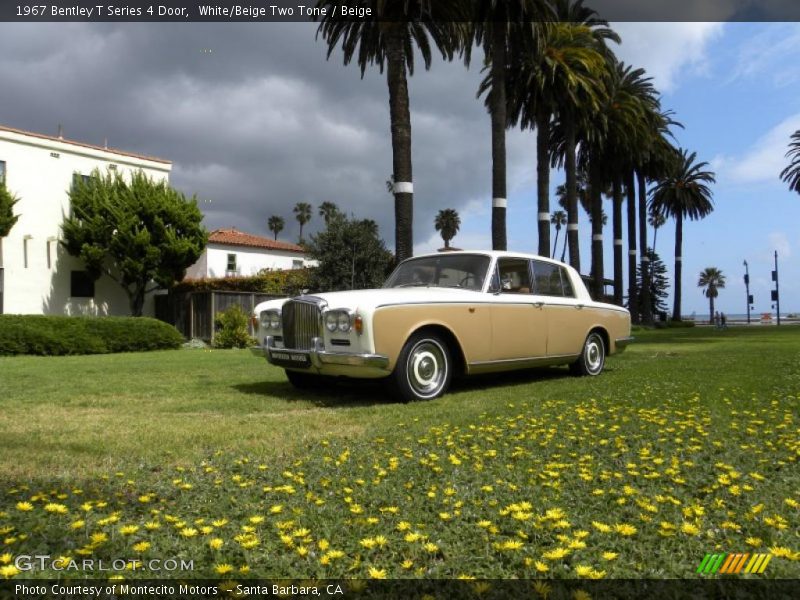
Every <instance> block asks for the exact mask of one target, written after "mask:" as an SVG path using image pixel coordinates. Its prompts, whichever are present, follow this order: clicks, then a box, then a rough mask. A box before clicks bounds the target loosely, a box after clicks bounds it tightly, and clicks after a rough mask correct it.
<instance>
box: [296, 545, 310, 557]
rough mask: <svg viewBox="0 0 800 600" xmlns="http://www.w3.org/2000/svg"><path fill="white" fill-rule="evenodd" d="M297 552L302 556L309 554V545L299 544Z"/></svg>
mask: <svg viewBox="0 0 800 600" xmlns="http://www.w3.org/2000/svg"><path fill="white" fill-rule="evenodd" d="M297 554H298V555H300V556H306V555H307V554H308V546H299V547H298V548H297Z"/></svg>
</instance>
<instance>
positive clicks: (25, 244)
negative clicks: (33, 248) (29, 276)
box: [22, 235, 33, 269]
mask: <svg viewBox="0 0 800 600" xmlns="http://www.w3.org/2000/svg"><path fill="white" fill-rule="evenodd" d="M32 237H33V236H31V235H26V236H24V237H23V238H22V266H23V267H25V268H26V269H27V268H28V242H29V241H30V240H31V238H32Z"/></svg>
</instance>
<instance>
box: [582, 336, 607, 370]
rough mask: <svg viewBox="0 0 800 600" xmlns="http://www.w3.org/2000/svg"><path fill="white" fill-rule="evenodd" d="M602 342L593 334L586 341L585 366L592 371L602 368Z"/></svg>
mask: <svg viewBox="0 0 800 600" xmlns="http://www.w3.org/2000/svg"><path fill="white" fill-rule="evenodd" d="M602 343H603V342H601V341H600V340H598V339H597V338H595V337H594V336H593V337H590V338H589V339H588V340H587V341H586V368H587V369H588V370H589V371H591V372H592V373H595V372H597V371H599V370H600V369H602V368H603V347H602Z"/></svg>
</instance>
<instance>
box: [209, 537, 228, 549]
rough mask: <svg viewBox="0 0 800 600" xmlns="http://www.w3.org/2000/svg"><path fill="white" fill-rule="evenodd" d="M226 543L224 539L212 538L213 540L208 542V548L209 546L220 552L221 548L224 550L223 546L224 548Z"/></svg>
mask: <svg viewBox="0 0 800 600" xmlns="http://www.w3.org/2000/svg"><path fill="white" fill-rule="evenodd" d="M224 543H225V542H224V541H223V540H222V538H211V539H210V540H209V541H208V546H209V547H210V548H211V549H212V550H219V549H220V548H222V546H223V544H224Z"/></svg>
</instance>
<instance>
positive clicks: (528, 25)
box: [463, 0, 551, 250]
mask: <svg viewBox="0 0 800 600" xmlns="http://www.w3.org/2000/svg"><path fill="white" fill-rule="evenodd" d="M463 4H473V5H474V11H475V12H474V14H473V15H472V29H471V32H470V33H471V35H470V39H468V40H467V41H466V42H465V45H464V58H465V61H466V62H467V63H469V60H470V56H471V48H472V45H473V43H476V44H478V45H479V46H481V47H482V48H483V54H484V64H486V65H487V68H488V70H489V75H488V77H487V79H488V85H484V84H482V85H481V87H480V88H479V90H478V95H480V94H481V93H482V92H484V91H488V95H487V98H486V104H487V107H488V109H489V114H490V116H491V123H492V248H493V249H494V250H506V248H507V246H508V241H507V236H506V206H507V196H506V127H508V125H509V122H508V105H507V86H506V75H507V73H508V71H509V66H510V65H511V64H514V63H515V62H516V61H517V57H518V56H520V55H521V54H522V52H523V50H522V47H523V46H524V45H526V44H527V45H528V48H527V49H526V50H525V51H526V52H530V51H531V46H533V45H535V44H536V42H537V39H538V33H537V32H538V31H539V29H540V28H541V26H542V23H536V22H535V21H534V19H536V18H539V19H542V18H543V17H546V16H548V15H550V14H551V12H550V7H549V4H548V3H547V1H546V0H475V2H473V3H463Z"/></svg>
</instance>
